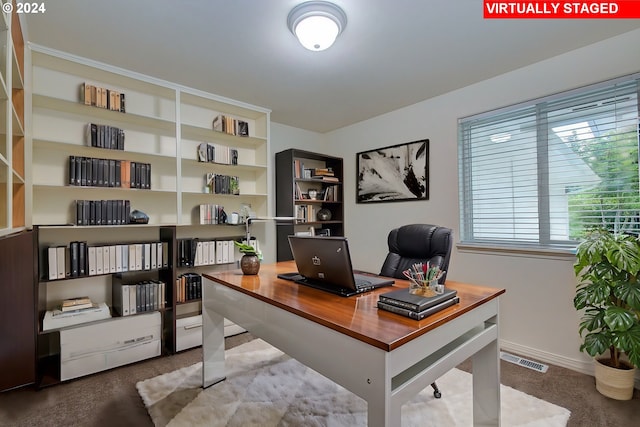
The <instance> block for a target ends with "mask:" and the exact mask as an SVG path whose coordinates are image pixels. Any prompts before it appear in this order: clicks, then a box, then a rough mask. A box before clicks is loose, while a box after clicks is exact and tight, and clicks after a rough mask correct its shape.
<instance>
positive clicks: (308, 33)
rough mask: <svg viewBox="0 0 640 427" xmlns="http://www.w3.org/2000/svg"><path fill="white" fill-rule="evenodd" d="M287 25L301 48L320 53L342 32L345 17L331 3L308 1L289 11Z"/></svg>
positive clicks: (341, 11) (345, 20)
mask: <svg viewBox="0 0 640 427" xmlns="http://www.w3.org/2000/svg"><path fill="white" fill-rule="evenodd" d="M287 25H288V26H289V30H291V32H292V33H293V34H294V35H295V36H296V37H297V38H298V40H299V41H300V43H301V44H302V46H304V47H305V48H307V49H309V50H313V51H321V50H325V49H327V48H329V47H330V46H331V45H332V44H333V42H334V41H335V40H336V37H338V35H339V34H340V33H341V32H342V31H343V30H344V27H345V26H346V25H347V15H346V14H345V13H344V11H343V10H342V9H340V8H339V7H338V6H336V5H335V4H333V3H329V2H327V1H308V2H305V3H301V4H299V5H297V6H296V7H294V8H293V9H291V12H289V17H288V18H287Z"/></svg>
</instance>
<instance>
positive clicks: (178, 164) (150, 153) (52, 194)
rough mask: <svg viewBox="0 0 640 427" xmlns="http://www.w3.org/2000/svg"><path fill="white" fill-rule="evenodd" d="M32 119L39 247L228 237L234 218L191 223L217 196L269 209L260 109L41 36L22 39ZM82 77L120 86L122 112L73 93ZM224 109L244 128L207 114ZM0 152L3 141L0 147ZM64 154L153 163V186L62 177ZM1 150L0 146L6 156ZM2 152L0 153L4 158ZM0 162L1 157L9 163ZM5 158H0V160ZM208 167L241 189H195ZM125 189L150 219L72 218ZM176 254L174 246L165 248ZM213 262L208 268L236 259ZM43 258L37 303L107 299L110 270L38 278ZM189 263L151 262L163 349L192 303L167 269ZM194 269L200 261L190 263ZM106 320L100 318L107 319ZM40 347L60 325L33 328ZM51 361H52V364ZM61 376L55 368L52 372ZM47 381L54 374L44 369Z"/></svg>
mask: <svg viewBox="0 0 640 427" xmlns="http://www.w3.org/2000/svg"><path fill="white" fill-rule="evenodd" d="M29 53H30V60H31V64H32V65H31V85H32V97H31V103H32V111H31V115H30V119H31V123H32V127H31V135H30V136H31V137H30V141H29V142H30V146H31V147H32V159H31V160H32V164H33V167H32V183H31V186H30V188H31V190H32V194H33V197H32V201H31V203H32V206H33V208H32V213H31V220H32V223H33V225H34V226H37V229H38V239H39V242H38V246H39V247H38V251H39V253H40V254H41V255H40V256H41V257H42V253H43V251H44V250H45V249H46V248H47V247H49V246H56V245H68V244H69V242H72V241H86V242H87V243H88V244H89V245H91V244H94V245H96V244H103V243H127V242H132V241H159V240H160V241H164V242H168V243H169V244H170V245H171V247H172V248H173V249H172V251H175V245H176V242H177V240H178V239H182V238H194V237H208V238H220V239H222V238H227V237H228V238H236V237H240V236H242V234H243V231H242V230H243V228H242V227H241V226H229V225H222V224H220V225H200V218H199V205H200V204H218V205H222V206H224V208H225V211H226V212H227V213H228V214H229V215H230V214H231V213H232V212H238V211H240V209H241V207H242V206H243V205H249V206H250V209H251V210H252V211H253V212H255V213H256V214H257V215H258V216H268V215H269V214H270V213H269V212H268V196H269V195H268V188H269V182H270V179H271V178H270V177H269V168H268V163H269V162H268V159H269V120H270V112H269V110H267V109H264V108H260V107H256V106H251V105H248V104H244V103H241V102H236V101H234V100H230V99H226V98H223V97H218V96H216V95H213V94H209V93H204V92H201V91H199V90H195V89H191V88H187V87H184V86H181V85H178V84H174V83H171V82H167V81H163V80H159V79H156V78H154V77H151V76H145V75H141V74H138V73H135V72H131V71H128V70H124V69H120V68H117V67H113V66H111V65H109V64H104V63H99V62H95V61H92V60H89V59H86V58H80V57H77V56H74V55H70V54H67V53H64V52H59V51H56V50H52V49H49V48H46V47H42V46H38V45H30V49H29ZM85 83H87V84H91V85H95V86H99V87H104V88H107V89H110V90H115V91H118V92H121V93H124V94H125V109H126V111H125V112H120V111H110V110H107V109H102V108H98V107H95V106H90V105H85V104H84V102H82V97H81V86H82V85H83V84H85ZM218 115H225V116H229V117H233V118H235V119H238V120H242V121H244V122H246V123H248V128H249V135H248V136H238V135H230V134H227V133H223V132H218V131H214V130H213V119H214V118H215V117H216V116H218ZM90 123H94V124H99V125H108V126H113V127H117V128H119V129H122V130H124V133H125V142H124V150H112V149H104V148H97V147H92V146H91V144H90V142H89V140H88V137H87V126H88V125H89V124H90ZM203 142H206V143H211V144H216V145H217V146H222V147H230V148H234V149H236V150H237V151H238V164H237V165H228V164H216V163H206V162H199V161H198V153H197V149H198V146H199V145H200V144H201V143H203ZM0 155H2V156H3V153H0ZM69 156H80V157H90V158H99V159H113V160H129V161H134V162H144V163H148V164H150V165H151V188H150V189H132V188H121V187H92V186H74V185H69V171H68V165H69ZM3 157H6V156H3ZM3 157H0V160H1V159H2V158H3ZM7 166H8V165H7V164H6V162H5V164H4V168H7ZM2 168H3V163H2V162H1V161H0V172H1V171H2ZM207 173H216V174H223V175H232V176H237V177H238V178H239V183H240V186H239V188H240V194H239V195H221V194H210V193H206V192H205V191H204V184H205V175H206V174H207ZM109 199H118V200H130V202H131V210H134V209H137V210H141V211H143V212H145V213H146V214H147V215H148V216H149V218H150V220H149V224H147V225H110V226H100V225H95V226H78V225H75V222H76V221H75V201H76V200H109ZM171 257H172V262H173V263H175V260H176V258H175V252H172V255H171ZM234 267H235V265H231V264H228V265H216V266H209V267H207V268H208V269H209V270H208V271H211V269H212V268H213V269H225V268H234ZM45 269H46V262H45V261H44V260H43V259H41V260H40V262H39V279H38V280H39V283H38V294H39V303H38V311H39V314H40V319H42V315H43V313H44V311H46V310H49V309H51V308H52V307H54V306H55V304H56V303H57V302H59V301H60V300H61V299H64V298H70V297H73V296H82V295H89V296H91V297H92V298H93V299H95V302H106V303H107V304H109V305H110V304H111V303H112V301H111V287H112V281H111V276H110V275H107V274H105V275H101V276H98V277H81V278H68V279H67V278H65V279H60V280H53V281H50V280H47V279H45V277H46V275H45V271H44V270H45ZM187 270H188V269H185V268H183V267H180V268H178V267H177V266H176V265H170V266H169V268H168V269H164V270H163V271H156V272H150V274H152V275H155V277H160V278H161V279H162V280H163V281H165V282H168V283H167V286H168V287H169V286H170V287H171V292H170V293H168V295H167V308H166V309H164V310H163V311H162V313H161V314H162V322H163V325H162V327H163V349H165V351H168V352H173V351H176V348H178V349H180V348H181V347H180V346H177V345H176V333H177V332H176V320H177V319H184V318H187V317H197V316H198V315H199V313H200V311H201V305H200V304H199V303H191V304H176V302H175V300H174V296H175V288H174V286H175V280H176V276H177V275H178V274H181V273H183V272H185V271H187ZM193 271H194V272H196V273H201V272H204V271H207V270H206V269H204V268H193ZM110 321H113V320H105V321H100V322H98V323H99V324H102V323H105V322H107V323H108V322H110ZM39 331H40V332H39V342H43V343H47V344H46V345H41V346H39V350H38V351H39V357H40V359H42V360H44V359H51V357H53V359H54V360H55V359H56V358H59V355H56V348H57V347H59V343H56V339H57V338H56V334H57V332H53V333H47V332H46V331H42V325H40V328H39ZM55 364H56V362H54V365H55ZM58 380H59V379H58ZM49 381H53V382H55V381H56V378H53V379H51V378H49Z"/></svg>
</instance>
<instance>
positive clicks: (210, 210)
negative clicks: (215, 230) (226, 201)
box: [199, 203, 227, 225]
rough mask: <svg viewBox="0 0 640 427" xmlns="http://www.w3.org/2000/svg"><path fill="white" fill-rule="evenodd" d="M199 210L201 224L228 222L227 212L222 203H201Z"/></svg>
mask: <svg viewBox="0 0 640 427" xmlns="http://www.w3.org/2000/svg"><path fill="white" fill-rule="evenodd" d="M199 211H200V224H201V225H215V224H225V223H226V222H227V214H226V212H225V211H224V206H222V205H216V204H212V203H208V204H204V205H199Z"/></svg>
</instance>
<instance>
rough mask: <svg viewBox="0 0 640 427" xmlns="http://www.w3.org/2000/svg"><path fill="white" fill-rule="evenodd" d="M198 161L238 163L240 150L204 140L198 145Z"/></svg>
mask: <svg viewBox="0 0 640 427" xmlns="http://www.w3.org/2000/svg"><path fill="white" fill-rule="evenodd" d="M198 161H199V162H207V163H220V164H223V165H237V164H238V150H237V149H235V148H231V147H227V146H226V145H220V144H213V143H211V142H203V143H202V144H200V145H199V146H198Z"/></svg>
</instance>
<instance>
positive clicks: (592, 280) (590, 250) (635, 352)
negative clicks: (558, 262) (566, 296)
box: [573, 229, 640, 367]
mask: <svg viewBox="0 0 640 427" xmlns="http://www.w3.org/2000/svg"><path fill="white" fill-rule="evenodd" d="M576 258H577V261H576V263H575V264H574V271H575V274H576V277H577V279H578V284H577V287H576V294H575V297H574V299H573V305H574V307H575V308H576V309H578V310H583V309H584V314H583V316H582V319H581V321H580V327H579V333H580V335H581V336H582V335H583V334H584V333H585V332H586V335H584V339H583V343H582V345H581V346H580V351H584V352H586V353H587V354H589V355H590V356H593V357H595V356H597V355H601V354H603V353H605V352H606V351H607V350H609V351H610V354H611V358H612V361H613V363H614V364H615V365H616V367H620V355H621V354H622V353H626V354H627V356H628V357H629V361H630V362H631V363H632V364H633V365H635V366H636V367H638V366H640V283H639V282H638V272H639V271H640V239H638V237H637V236H633V235H629V234H622V233H613V232H610V231H607V230H603V229H598V230H593V231H591V232H590V233H588V234H587V236H586V238H585V240H584V241H583V242H582V243H581V244H580V245H579V246H578V249H577V252H576Z"/></svg>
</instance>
